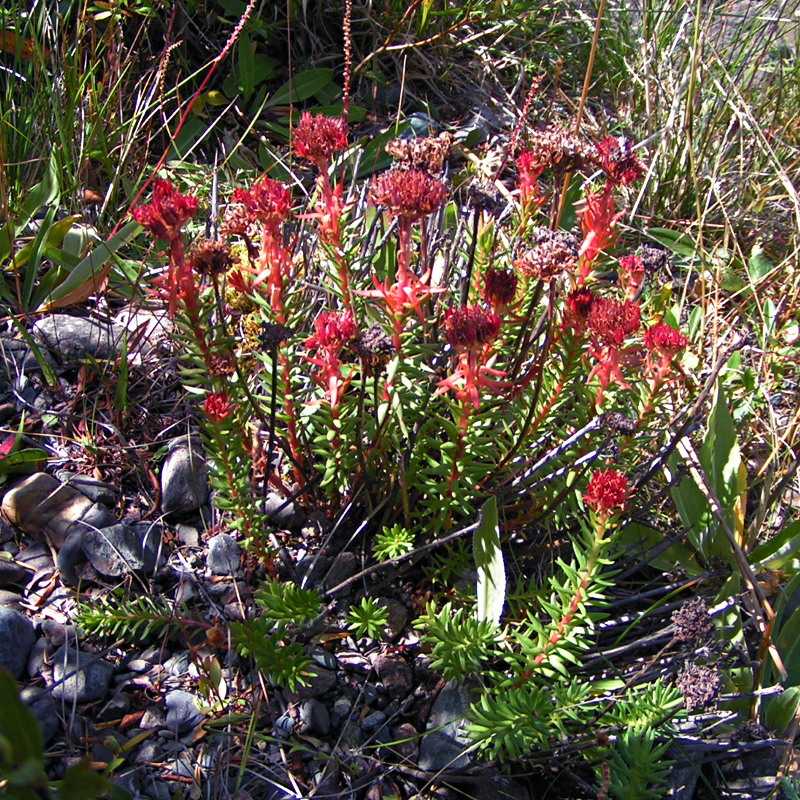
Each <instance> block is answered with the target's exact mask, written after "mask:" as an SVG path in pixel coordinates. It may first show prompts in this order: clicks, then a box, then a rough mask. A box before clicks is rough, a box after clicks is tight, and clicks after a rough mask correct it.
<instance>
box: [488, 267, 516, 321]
mask: <svg viewBox="0 0 800 800" xmlns="http://www.w3.org/2000/svg"><path fill="white" fill-rule="evenodd" d="M518 283H519V280H518V278H517V276H516V275H515V274H514V270H511V269H509V270H502V269H487V270H486V274H485V275H484V276H483V298H484V300H486V302H487V303H488V304H489V305H490V306H491V307H492V308H493V309H494V310H495V311H498V312H502V311H505V310H506V309H507V308H508V307H509V306H510V305H511V304H512V303H513V302H514V298H515V297H516V295H517V284H518Z"/></svg>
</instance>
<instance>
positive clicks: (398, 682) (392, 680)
mask: <svg viewBox="0 0 800 800" xmlns="http://www.w3.org/2000/svg"><path fill="white" fill-rule="evenodd" d="M375 671H376V672H377V673H378V678H379V679H380V681H381V682H382V683H383V686H384V688H385V689H386V693H387V694H388V695H389V697H391V698H392V699H398V700H401V699H402V698H404V697H406V696H407V695H408V694H410V693H411V688H412V686H413V674H412V671H411V667H410V666H409V665H408V663H407V662H406V660H405V659H404V658H403V657H402V656H401V655H399V654H394V655H388V654H385V653H382V654H381V655H379V656H378V657H377V658H376V659H375Z"/></svg>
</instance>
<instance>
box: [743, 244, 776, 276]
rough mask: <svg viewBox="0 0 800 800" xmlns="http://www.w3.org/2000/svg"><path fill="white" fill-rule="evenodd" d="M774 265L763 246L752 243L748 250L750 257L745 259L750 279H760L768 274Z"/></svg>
mask: <svg viewBox="0 0 800 800" xmlns="http://www.w3.org/2000/svg"><path fill="white" fill-rule="evenodd" d="M773 269H775V265H774V264H773V263H772V261H770V260H769V258H768V257H767V254H766V253H765V252H764V248H763V247H762V246H761V245H760V244H756V245H753V249H752V250H751V251H750V258H749V259H748V260H747V271H748V272H749V273H750V279H751V280H752V281H753V282H755V281H759V280H761V278H763V277H764V276H766V275H769V273H770V272H772V270H773Z"/></svg>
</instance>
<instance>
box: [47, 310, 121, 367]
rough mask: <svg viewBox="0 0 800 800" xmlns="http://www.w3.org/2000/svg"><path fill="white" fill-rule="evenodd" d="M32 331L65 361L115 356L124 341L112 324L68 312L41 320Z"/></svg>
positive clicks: (118, 330)
mask: <svg viewBox="0 0 800 800" xmlns="http://www.w3.org/2000/svg"><path fill="white" fill-rule="evenodd" d="M32 334H33V338H34V339H36V341H38V342H39V343H40V344H43V345H44V346H45V347H47V348H49V349H50V350H52V351H53V353H54V354H55V355H56V357H57V358H59V359H60V360H61V361H62V362H76V361H82V360H84V359H85V358H86V357H87V356H92V357H93V358H99V359H106V358H115V357H116V356H117V354H118V353H119V345H120V341H121V340H122V330H121V329H120V328H117V327H116V326H114V325H113V324H111V323H103V322H96V321H95V320H92V319H87V318H86V317H73V316H71V315H69V314H52V315H51V316H49V317H44V319H40V320H38V321H37V322H35V323H34V325H33V329H32Z"/></svg>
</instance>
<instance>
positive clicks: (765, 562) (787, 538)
mask: <svg viewBox="0 0 800 800" xmlns="http://www.w3.org/2000/svg"><path fill="white" fill-rule="evenodd" d="M750 563H751V564H754V565H760V566H762V567H766V568H767V569H785V568H786V567H791V568H792V569H793V570H794V571H795V572H797V571H798V570H800V521H799V522H792V523H790V524H789V525H787V526H786V527H785V528H783V530H781V532H780V533H779V534H777V535H776V536H773V537H772V538H771V539H770V540H769V541H768V542H764V544H762V545H759V546H758V547H756V548H755V549H754V550H753V552H752V553H751V554H750Z"/></svg>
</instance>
